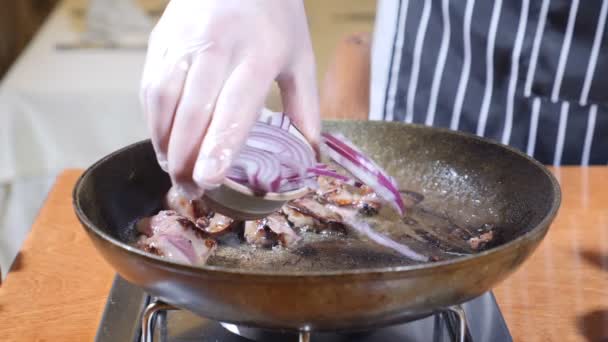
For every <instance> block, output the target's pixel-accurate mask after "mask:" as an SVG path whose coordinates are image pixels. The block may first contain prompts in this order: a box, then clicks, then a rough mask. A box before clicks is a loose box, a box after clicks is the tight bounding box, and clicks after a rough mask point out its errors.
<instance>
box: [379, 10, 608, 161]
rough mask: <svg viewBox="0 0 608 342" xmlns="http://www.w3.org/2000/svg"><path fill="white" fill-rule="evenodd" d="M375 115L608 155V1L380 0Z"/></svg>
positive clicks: (535, 147)
mask: <svg viewBox="0 0 608 342" xmlns="http://www.w3.org/2000/svg"><path fill="white" fill-rule="evenodd" d="M378 6H379V7H378V13H377V18H376V28H375V33H374V43H373V51H372V90H371V110H370V119H372V120H387V121H405V122H408V123H418V124H425V125H432V126H439V127H447V128H450V129H453V130H460V131H466V132H470V133H474V134H477V135H480V136H485V137H487V138H490V139H493V140H496V141H499V142H502V143H504V144H509V145H511V146H514V147H516V148H518V149H520V150H522V151H524V152H526V153H528V154H529V155H530V156H533V157H534V158H536V159H537V160H539V161H541V162H543V163H545V164H553V165H567V164H582V165H589V164H606V163H608V46H606V44H607V43H608V41H607V40H608V37H607V36H608V35H605V34H604V33H605V32H604V31H605V24H606V14H607V11H608V0H586V1H584V2H583V1H580V0H571V1H564V0H510V1H507V0H504V1H503V0H495V1H484V0H477V1H476V0H451V1H450V0H410V1H408V0H380V1H379V5H378Z"/></svg>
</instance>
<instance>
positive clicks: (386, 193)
mask: <svg viewBox="0 0 608 342" xmlns="http://www.w3.org/2000/svg"><path fill="white" fill-rule="evenodd" d="M322 137H323V142H324V145H325V147H326V148H324V151H325V153H327V155H328V156H329V157H330V158H331V159H332V160H334V161H335V162H336V163H338V164H339V165H340V166H342V167H344V168H345V169H346V170H347V171H348V172H350V173H351V174H352V175H353V176H355V177H356V178H358V179H359V180H360V181H361V182H363V184H366V185H367V186H369V187H370V188H372V189H373V190H374V191H375V192H376V193H377V194H378V195H379V196H380V197H382V198H384V199H385V200H386V201H388V202H389V203H390V204H391V206H393V207H394V208H395V210H397V212H398V213H399V214H400V215H403V214H404V211H405V205H404V204H403V200H402V198H401V194H400V193H399V189H398V187H397V183H396V182H395V180H394V179H393V178H392V177H390V176H389V175H388V174H387V173H386V171H384V170H383V169H382V168H381V167H380V166H378V165H377V164H376V163H375V162H374V161H372V160H371V159H370V158H369V157H367V156H365V154H364V153H363V151H361V150H360V149H359V148H357V147H356V146H355V145H354V144H353V143H352V142H350V141H349V140H348V139H346V138H345V137H344V136H343V135H341V134H330V133H322Z"/></svg>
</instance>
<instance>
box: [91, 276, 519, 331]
mask: <svg viewBox="0 0 608 342" xmlns="http://www.w3.org/2000/svg"><path fill="white" fill-rule="evenodd" d="M142 326H144V327H146V329H144V331H142V328H141V327H142ZM146 339H147V341H146ZM95 340H96V341H97V342H115V341H133V342H136V341H137V342H140V341H143V342H148V341H154V342H168V341H170V342H177V341H179V342H186V341H199V342H250V341H269V342H274V341H285V342H289V341H294V342H295V341H298V340H299V341H301V342H308V341H312V342H346V341H361V342H375V341H381V342H387V341H399V342H409V341H434V342H443V341H473V342H477V341H495V342H503V341H512V339H511V335H510V334H509V330H508V329H507V326H506V324H505V321H504V319H503V317H502V315H501V313H500V310H499V308H498V305H497V304H496V300H495V299H494V296H493V295H492V293H486V294H484V295H482V296H480V297H478V298H476V299H473V300H471V301H469V302H467V303H464V304H463V305H460V306H456V307H452V308H449V309H446V310H445V311H443V312H439V313H436V314H434V315H432V316H429V317H427V318H424V319H420V320H417V321H413V322H408V323H404V324H399V325H393V326H390V327H386V328H381V329H377V330H373V331H369V332H364V333H356V334H354V333H350V334H344V333H315V332H310V333H308V332H303V333H300V334H294V333H280V332H269V331H263V330H259V329H253V328H247V327H240V326H235V325H231V324H224V323H220V322H216V321H212V320H209V319H205V318H202V317H199V316H196V315H194V314H192V313H190V312H188V311H185V310H179V309H175V308H173V307H171V306H169V305H167V304H164V303H162V302H159V301H156V300H155V299H154V298H152V297H150V296H149V295H147V294H146V293H145V292H143V291H142V290H141V289H140V288H138V287H136V286H133V285H131V284H129V283H128V282H126V281H125V280H123V279H122V278H120V277H119V276H117V277H116V279H115V280H114V284H113V286H112V290H111V291H110V295H109V297H108V301H107V303H106V308H105V311H104V314H103V317H102V320H101V323H100V326H99V329H98V331H97V336H96V339H95Z"/></svg>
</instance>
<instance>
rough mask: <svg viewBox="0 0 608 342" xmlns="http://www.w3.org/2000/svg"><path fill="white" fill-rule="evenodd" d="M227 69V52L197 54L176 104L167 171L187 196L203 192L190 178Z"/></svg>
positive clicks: (196, 195) (193, 196)
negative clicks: (223, 53)
mask: <svg viewBox="0 0 608 342" xmlns="http://www.w3.org/2000/svg"><path fill="white" fill-rule="evenodd" d="M228 73H229V62H228V58H226V56H224V55H222V54H219V53H216V52H215V51H211V52H203V53H200V54H197V55H196V56H195V57H194V60H193V63H192V66H191V67H190V70H189V71H188V77H187V79H186V83H185V86H184V90H183V92H182V95H181V98H180V100H179V104H178V106H177V111H176V114H175V118H174V120H173V127H172V129H171V138H170V141H169V149H168V161H169V174H170V175H171V179H172V181H173V184H174V185H176V186H177V187H178V188H179V190H180V192H181V193H182V194H183V195H185V196H187V197H190V198H197V197H200V196H202V189H201V188H200V187H198V186H197V184H196V183H195V182H194V181H193V179H192V173H193V171H194V165H195V162H196V158H197V156H198V152H199V150H200V147H201V143H202V141H203V137H204V136H205V133H206V132H207V127H208V126H209V123H210V121H211V115H212V113H213V110H214V107H215V102H216V100H217V97H218V95H219V92H220V90H221V89H222V85H223V83H224V81H225V79H226V77H227V75H228Z"/></svg>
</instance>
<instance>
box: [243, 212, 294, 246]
mask: <svg viewBox="0 0 608 342" xmlns="http://www.w3.org/2000/svg"><path fill="white" fill-rule="evenodd" d="M245 239H246V240H247V242H248V243H250V244H252V245H254V246H258V247H265V248H268V247H272V246H276V245H277V244H280V245H281V246H283V247H291V246H293V245H295V244H296V243H298V241H299V240H300V237H299V236H298V234H296V232H294V231H293V229H291V227H290V226H289V222H287V220H286V219H285V216H283V215H281V214H279V213H274V214H271V215H270V216H268V217H266V218H263V219H261V220H255V221H247V222H245Z"/></svg>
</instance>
